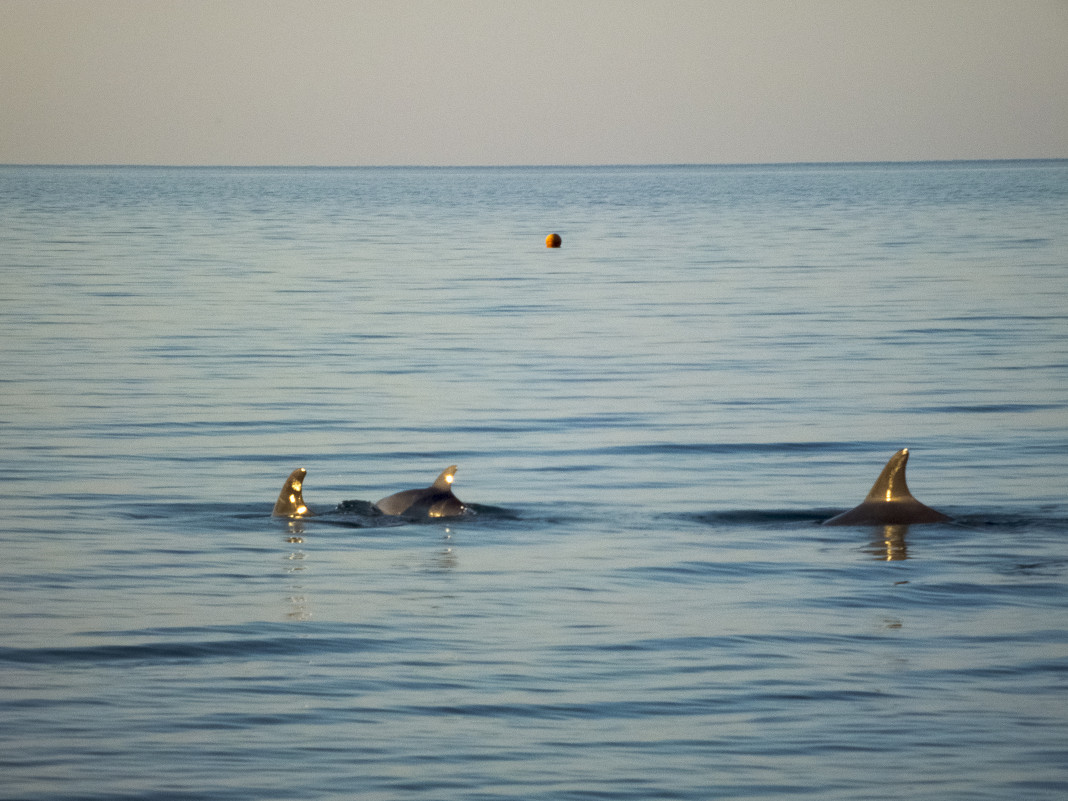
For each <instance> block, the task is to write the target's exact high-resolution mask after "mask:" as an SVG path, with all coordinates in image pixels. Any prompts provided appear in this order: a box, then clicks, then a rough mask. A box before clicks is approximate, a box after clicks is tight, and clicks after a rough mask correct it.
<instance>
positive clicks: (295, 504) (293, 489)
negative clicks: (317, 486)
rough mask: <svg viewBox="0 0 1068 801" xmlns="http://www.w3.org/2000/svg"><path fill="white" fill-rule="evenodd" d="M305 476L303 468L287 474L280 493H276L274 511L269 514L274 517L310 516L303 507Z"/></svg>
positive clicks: (306, 472)
mask: <svg viewBox="0 0 1068 801" xmlns="http://www.w3.org/2000/svg"><path fill="white" fill-rule="evenodd" d="M307 474H308V471H307V470H305V469H304V468H303V467H298V468H297V469H296V470H294V471H293V472H292V473H290V474H289V478H287V479H286V483H285V484H283V485H282V491H281V492H280V493H278V500H277V501H275V503H274V511H273V512H272V513H271V514H273V515H274V516H275V517H304V516H305V515H310V514H311V512H310V511H309V510H308V507H307V506H305V505H304V494H303V491H302V487H303V485H304V476H306V475H307Z"/></svg>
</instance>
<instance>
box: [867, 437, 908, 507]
mask: <svg viewBox="0 0 1068 801" xmlns="http://www.w3.org/2000/svg"><path fill="white" fill-rule="evenodd" d="M908 461H909V449H908V448H902V449H901V450H899V451H898V452H897V453H895V454H894V455H893V456H891V457H890V461H888V462H887V463H886V467H884V468H883V472H881V473H880V474H879V477H878V478H877V479H876V480H875V483H874V484H872V487H871V492H869V493H868V497H867V498H866V500H869V501H904V500H909V499H911V498H912V494H911V493H910V492H909V485H908V484H906V483H905V465H906V464H908Z"/></svg>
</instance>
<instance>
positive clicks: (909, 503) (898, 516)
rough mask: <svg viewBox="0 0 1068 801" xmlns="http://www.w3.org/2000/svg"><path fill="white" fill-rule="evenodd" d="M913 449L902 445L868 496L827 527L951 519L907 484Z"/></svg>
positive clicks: (936, 521) (828, 522)
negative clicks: (918, 496)
mask: <svg viewBox="0 0 1068 801" xmlns="http://www.w3.org/2000/svg"><path fill="white" fill-rule="evenodd" d="M908 460H909V449H908V448H902V449H901V450H899V451H898V452H897V453H895V454H894V455H893V456H891V457H890V461H888V462H887V463H886V467H884V468H883V472H882V473H880V474H879V478H878V479H876V481H875V484H874V485H872V488H871V491H870V492H869V493H868V497H867V498H865V499H864V501H863V502H862V503H861V504H860V505H859V506H855V507H854V508H852V509H850V510H849V511H848V512H842V514H840V515H838V516H836V517H832V518H831V519H830V520H825V521H824V522H823V524H824V525H825V526H893V525H900V524H905V525H908V524H911V523H943V522H946V521H948V520H950V519H951V518H949V517H948V516H946V515H944V514H942V513H941V512H938V511H935V510H934V509H932V508H931V507H929V506H924V505H923V504H922V503H920V502H919V501H918V500H916V499H915V498H913V497H912V494H911V493H910V492H909V488H908V485H907V484H906V483H905V465H906V464H907V463H908Z"/></svg>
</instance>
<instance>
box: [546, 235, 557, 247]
mask: <svg viewBox="0 0 1068 801" xmlns="http://www.w3.org/2000/svg"><path fill="white" fill-rule="evenodd" d="M545 247H547V248H558V247H560V234H549V235H548V236H547V237H545Z"/></svg>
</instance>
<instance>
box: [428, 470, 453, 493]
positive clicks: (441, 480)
mask: <svg viewBox="0 0 1068 801" xmlns="http://www.w3.org/2000/svg"><path fill="white" fill-rule="evenodd" d="M455 478H456V465H449V466H448V467H446V468H445V469H444V470H442V471H441V475H440V476H438V477H437V478H436V479H434V483H433V484H431V485H430V487H431V488H432V489H436V490H439V491H441V492H447V491H448V490H449V489H450V488H451V487H452V482H453V481H454V480H455Z"/></svg>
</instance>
